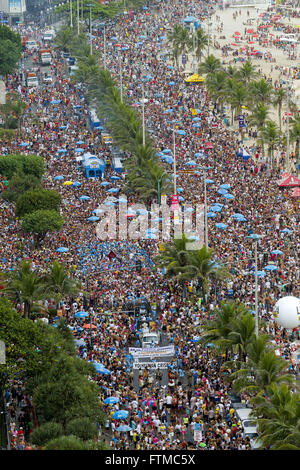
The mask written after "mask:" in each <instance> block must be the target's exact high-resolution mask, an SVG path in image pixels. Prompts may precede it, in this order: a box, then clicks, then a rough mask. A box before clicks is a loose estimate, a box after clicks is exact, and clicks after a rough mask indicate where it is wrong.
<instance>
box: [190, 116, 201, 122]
mask: <svg viewBox="0 0 300 470" xmlns="http://www.w3.org/2000/svg"><path fill="white" fill-rule="evenodd" d="M192 121H196V122H198V121H201V118H199V117H197V116H196V117H194V118H193V119H192Z"/></svg>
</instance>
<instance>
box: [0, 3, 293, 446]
mask: <svg viewBox="0 0 300 470" xmlns="http://www.w3.org/2000/svg"><path fill="white" fill-rule="evenodd" d="M152 8H153V11H152V10H151V9H152ZM193 8H194V9H191V11H190V13H191V14H195V16H197V15H198V16H199V15H201V14H203V12H204V6H203V5H202V4H201V3H199V4H195V5H194V6H193ZM151 9H150V8H149V9H147V10H142V11H140V12H139V13H132V14H130V15H128V16H124V18H122V19H118V22H117V23H116V24H115V25H114V26H113V27H108V28H107V29H106V35H107V57H106V66H107V69H108V70H109V71H110V72H111V73H112V75H113V76H114V77H118V76H119V67H120V63H121V66H122V70H123V84H124V90H125V91H124V93H126V95H127V98H128V101H129V103H132V104H133V105H134V104H136V103H139V100H140V99H141V96H142V94H141V83H142V79H143V77H145V76H149V77H150V78H148V79H147V82H146V83H147V86H146V87H145V97H146V99H147V100H148V102H147V104H146V106H145V120H146V125H147V128H149V129H153V137H154V139H155V143H156V147H157V151H162V150H164V149H167V148H169V149H172V148H173V140H172V139H173V126H174V121H176V122H175V126H177V129H182V130H184V131H185V135H184V136H180V135H176V164H177V175H178V177H177V188H182V191H180V192H179V194H180V196H181V205H182V206H184V205H185V204H191V205H192V206H193V207H195V206H196V205H197V204H199V203H203V202H204V194H203V170H202V167H203V166H206V167H208V168H209V169H208V170H207V172H206V178H209V179H210V180H212V181H213V182H212V183H210V184H208V195H207V198H208V206H209V208H210V207H211V206H213V205H214V204H215V203H220V204H221V206H220V207H221V210H220V211H219V212H215V213H214V216H213V217H211V218H209V219H208V224H209V226H208V237H209V247H211V248H212V249H213V250H214V257H215V259H216V260H218V262H219V263H220V264H224V265H226V266H227V268H228V270H229V271H230V272H231V274H232V275H233V278H232V280H231V279H230V280H228V281H227V282H225V283H223V284H222V285H221V284H216V285H215V286H214V288H213V289H211V291H210V294H209V302H208V304H207V306H203V303H202V304H201V303H200V302H196V301H194V296H193V295H192V294H191V295H190V297H188V299H187V302H185V301H184V299H183V296H182V290H181V287H180V286H179V284H177V282H175V281H170V280H168V279H165V278H164V276H163V275H162V272H161V270H159V269H157V268H155V267H154V263H153V259H154V257H155V256H156V255H157V254H158V240H155V239H151V240H137V241H133V240H125V241H124V240H122V241H120V240H109V241H106V242H102V241H101V240H99V239H97V236H96V230H95V228H96V224H95V222H90V221H88V218H89V217H90V216H91V215H92V214H93V211H94V210H95V209H96V208H97V207H98V206H99V205H100V204H102V203H103V202H104V201H105V200H110V201H115V202H116V201H117V198H118V197H116V198H115V199H114V198H113V197H112V196H110V195H109V193H108V192H107V189H109V188H116V189H117V190H119V193H118V195H120V194H121V193H122V185H123V184H124V175H121V176H120V175H119V174H118V173H116V172H115V171H114V170H113V168H112V165H111V151H110V146H108V145H106V146H105V145H103V144H102V142H101V133H100V132H99V131H97V130H95V129H91V128H90V126H89V121H88V112H89V110H88V107H87V105H86V101H85V86H84V85H76V84H74V83H72V81H71V80H70V77H69V76H68V74H67V72H66V64H65V60H64V58H63V56H62V54H61V53H60V52H58V51H57V52H55V53H54V57H55V61H54V63H53V65H52V66H51V69H52V71H51V73H52V77H53V82H52V83H47V84H42V83H41V84H40V86H39V87H37V88H34V89H28V88H27V87H26V86H25V85H24V83H22V80H21V73H20V72H18V73H16V74H14V75H12V76H10V77H9V78H8V83H7V85H8V89H11V90H14V91H16V92H17V93H19V95H20V96H21V97H22V99H23V100H24V101H25V102H26V104H27V109H28V112H27V113H26V114H25V116H24V118H23V121H22V124H21V129H20V130H21V132H22V137H19V136H18V137H17V138H16V139H13V140H12V141H8V140H7V141H5V140H2V141H1V142H0V154H1V155H2V156H4V155H7V154H10V153H19V152H21V153H23V154H32V153H35V154H38V155H41V156H43V157H44V159H45V161H46V165H47V170H46V174H45V176H44V177H43V186H44V187H45V188H47V189H55V190H57V191H59V193H60V194H61V197H62V204H61V210H62V213H63V215H64V219H65V223H64V226H63V228H62V229H61V230H60V231H59V232H56V233H49V234H48V235H47V236H46V237H45V239H44V241H43V244H42V246H41V248H40V249H36V248H35V247H34V244H33V240H32V237H31V236H30V235H28V234H24V233H22V232H21V231H20V228H19V221H18V220H16V219H15V217H14V208H13V205H12V204H10V203H7V202H6V201H4V200H1V202H0V208H1V213H0V225H1V228H2V244H1V247H0V269H1V270H10V269H14V268H15V267H16V265H17V263H18V262H19V261H20V260H21V259H24V258H25V259H26V258H27V259H31V260H32V265H33V267H35V268H40V269H41V270H42V269H45V268H46V267H47V265H48V264H49V263H50V262H51V261H53V260H54V259H57V260H59V261H62V262H63V263H65V264H66V265H67V266H68V267H69V269H70V270H71V271H72V273H73V275H74V276H75V277H76V278H77V279H79V280H80V281H81V282H82V293H80V294H79V295H78V297H76V298H72V299H69V301H68V300H65V301H64V302H62V303H61V304H60V306H59V308H60V310H61V311H62V314H63V315H64V316H65V318H66V319H67V322H68V325H69V326H70V328H71V329H72V332H73V334H74V338H75V340H76V344H77V347H78V355H79V356H80V357H81V358H83V359H85V360H89V361H96V362H100V363H102V364H103V365H104V366H105V368H106V369H107V370H108V371H109V373H107V374H95V377H94V378H95V380H96V381H97V383H98V384H99V398H100V401H101V402H102V406H103V409H104V411H105V412H106V416H107V423H106V426H105V429H103V430H102V433H103V436H105V438H107V439H108V442H109V445H110V447H111V448H112V449H132V448H134V449H137V450H139V449H146V450H152V449H157V450H164V449H187V448H189V449H191V448H193V449H194V448H197V449H209V450H214V449H233V450H235V449H236V450H248V449H250V448H251V446H250V441H249V439H248V438H244V437H243V432H242V426H241V423H240V422H239V420H238V418H237V416H236V415H235V411H234V409H233V406H232V403H231V400H230V391H231V389H230V385H229V384H228V382H226V380H225V379H226V374H224V372H222V373H221V371H220V361H219V360H218V359H217V358H216V357H215V356H214V354H213V353H212V350H211V348H210V347H209V346H208V347H205V348H204V347H203V346H200V344H199V343H198V342H197V340H195V331H196V327H197V326H198V327H199V328H200V327H201V324H202V323H203V321H205V320H206V319H207V318H209V316H210V315H211V313H212V311H213V310H214V309H216V308H218V306H219V305H220V301H222V300H226V299H228V298H229V297H230V298H233V299H238V300H240V301H241V302H243V303H244V304H245V305H246V306H248V307H249V308H253V305H254V275H253V272H254V271H253V270H254V246H253V243H252V242H251V241H250V240H249V239H248V238H247V236H249V235H250V234H252V233H259V234H260V235H261V236H262V238H261V239H260V240H259V242H258V253H259V255H258V269H259V270H260V271H262V270H263V269H264V267H265V266H266V265H268V264H272V263H273V264H274V265H275V266H276V267H277V270H276V271H265V275H264V277H261V278H259V294H258V295H259V315H260V317H262V318H264V319H265V320H266V325H267V326H266V331H267V332H268V333H269V334H270V335H271V336H272V337H273V339H274V341H275V342H276V343H277V346H278V351H279V353H280V354H282V355H283V356H284V357H286V359H287V361H288V362H287V368H290V369H292V370H294V371H295V372H296V367H295V364H293V363H291V348H290V346H289V341H288V338H287V337H286V332H285V331H282V329H280V328H279V327H278V325H276V323H275V322H274V317H273V315H272V312H273V307H274V304H275V302H276V300H277V299H278V298H280V297H281V296H283V295H285V294H290V295H294V296H296V297H299V294H300V292H299V266H298V267H297V265H299V263H298V253H299V212H298V202H297V200H295V199H293V198H292V197H291V195H290V193H289V191H288V190H283V189H279V188H278V185H277V181H278V180H279V178H280V174H281V173H282V171H283V166H284V155H281V156H280V159H279V161H278V162H277V164H275V165H274V166H273V167H270V166H269V164H268V162H267V161H266V160H265V157H264V155H262V154H259V152H257V150H256V148H254V147H252V148H250V147H249V148H247V150H248V151H249V153H250V155H251V158H250V159H249V160H247V161H246V160H244V159H243V158H241V157H238V156H237V151H238V149H239V147H240V146H241V142H240V141H239V136H238V135H237V133H236V132H234V131H233V130H232V129H231V128H229V127H227V126H225V125H224V121H223V118H222V116H220V115H219V114H218V112H217V109H216V107H214V106H213V104H212V103H211V102H210V100H209V98H208V94H207V92H206V90H205V88H204V87H203V85H199V84H194V85H190V86H187V85H186V84H185V82H184V79H183V75H182V69H181V68H179V70H177V69H176V68H175V67H174V66H173V65H171V63H170V61H169V60H168V59H167V56H166V55H165V52H166V50H167V42H166V41H165V40H164V39H160V37H161V36H162V37H164V36H166V34H167V32H168V30H169V28H170V27H172V25H173V24H175V23H176V22H178V21H180V19H181V18H182V13H183V12H182V7H180V5H174V4H172V3H167V4H164V5H160V4H158V3H157V4H155V7H151ZM205 9H206V10H207V11H208V12H212V9H211V7H210V6H206V7H205ZM32 35H33V36H34V35H35V36H36V37H37V38H38V37H39V35H40V32H39V31H38V30H36V31H32ZM114 37H117V38H118V43H119V44H126V45H127V46H128V49H127V50H126V51H120V52H119V53H117V52H116V50H117V47H116V45H115V44H116V41H115V40H114V39H113V38H114ZM93 41H94V42H93V47H94V48H95V49H96V50H102V48H103V35H102V32H101V31H98V32H97V33H96V34H95V36H94V40H93ZM24 67H25V68H26V61H25V62H24ZM40 78H42V75H40ZM172 83H174V84H172ZM53 101H54V102H55V103H51V102H53ZM138 106H139V105H138ZM193 109H197V117H198V118H199V119H200V121H199V122H200V126H199V127H193V123H194V122H195V121H193V119H194V117H195V116H194V115H193V114H192V110H193ZM77 142H83V143H81V144H77ZM208 142H209V143H210V144H211V145H207V143H208ZM23 143H25V144H26V145H22V144H23ZM78 148H82V149H83V152H78V151H76V149H78ZM85 152H90V153H92V154H95V155H97V156H101V158H103V159H105V160H106V161H107V166H106V171H105V176H104V180H105V181H107V182H109V185H108V186H103V185H102V184H101V183H103V179H101V178H87V177H86V176H85V174H84V171H83V168H82V164H81V161H80V159H79V158H78V156H79V154H80V155H81V153H85ZM191 160H193V161H195V162H196V164H195V165H194V167H193V168H194V170H195V171H194V173H185V172H183V171H182V170H186V169H187V168H189V167H188V166H187V163H188V162H190V161H191ZM165 165H166V169H167V170H168V171H169V172H170V174H171V173H172V165H169V166H168V164H165ZM59 176H62V177H63V178H62V179H59V178H57V177H59ZM113 176H117V177H118V178H119V179H116V178H113ZM68 181H71V182H72V183H74V182H77V183H78V184H77V185H74V184H66V185H64V182H68ZM222 184H228V185H229V186H228V187H229V188H230V189H229V192H230V193H231V194H232V195H233V196H234V198H233V199H230V200H229V199H227V198H225V197H224V195H222V194H219V193H218V190H219V189H220V186H221V185H222ZM82 195H86V196H88V197H89V198H90V199H88V200H84V201H82V200H80V196H82ZM135 202H137V198H136V196H128V207H130V205H131V204H134V203H135ZM235 213H241V214H243V216H244V217H245V218H246V222H239V221H236V220H235V219H234V218H232V216H233V215H234V214H235ZM218 223H225V224H227V228H226V229H225V230H224V229H223V230H222V229H220V228H217V226H216V224H218ZM285 229H288V232H286V231H285ZM59 247H66V248H68V251H67V252H66V253H59V252H57V249H58V248H59ZM276 249H279V250H281V251H282V254H272V251H274V250H276ZM112 252H113V254H114V256H113V257H112V256H110V254H111V253H112ZM136 259H140V260H141V262H142V269H141V272H137V271H136V264H135V262H136ZM84 292H88V294H89V296H87V297H86V296H85V294H84ZM131 297H133V298H144V299H146V300H147V301H148V302H149V304H150V306H151V310H152V311H153V312H154V313H153V325H152V326H153V329H159V330H160V331H161V332H162V334H163V336H164V338H165V341H166V342H167V343H171V344H173V345H174V346H175V356H174V357H173V358H172V360H171V362H170V364H169V366H168V369H165V370H162V371H160V370H156V369H154V368H153V369H150V370H148V369H147V368H146V369H145V370H143V371H140V372H139V377H138V379H137V377H136V376H135V373H134V371H133V369H132V358H131V357H130V355H129V354H128V347H130V346H136V345H137V344H138V342H137V340H138V336H137V329H136V327H135V319H134V317H133V316H131V315H128V314H127V313H126V312H124V311H123V305H124V302H125V301H126V300H127V299H128V298H131ZM80 311H86V312H88V313H90V314H91V316H92V319H93V321H92V324H90V325H88V326H85V321H84V320H83V319H80V318H76V317H75V316H74V314H76V313H77V312H80ZM293 335H294V339H295V340H296V339H298V332H297V330H295V331H294V332H293ZM164 382H165V385H163V383H164ZM20 387H21V385H18V384H16V385H15V386H14V387H13V396H12V397H10V398H11V400H12V403H14V404H15V408H14V407H13V406H12V409H11V411H12V413H11V416H12V418H13V421H12V423H13V424H12V428H11V434H12V436H13V437H14V441H13V442H15V443H16V444H15V448H16V449H20V450H22V449H23V448H25V446H26V444H25V440H24V438H23V434H24V433H23V434H19V433H20V429H21V428H22V427H23V426H24V425H25V424H26V436H25V437H26V438H28V423H27V421H26V423H24V422H23V421H22V420H21V421H20V416H19V414H18V416H14V411H13V409H16V408H17V407H18V405H20V400H22V399H26V397H22V398H19V397H21V395H20V393H22V391H21V392H20V393H19V388H20ZM112 396H113V397H116V398H117V399H118V400H117V403H114V404H105V403H104V401H105V399H107V398H108V397H112ZM248 400H249V397H248V396H247V395H246V394H245V395H242V401H243V402H244V403H245V406H246V405H247V404H248ZM117 410H127V411H128V416H127V417H126V418H124V419H121V420H120V419H117V420H116V419H114V417H113V413H114V412H116V411H117ZM16 418H17V419H18V423H19V430H17V426H16V420H17V419H16ZM21 418H22V415H21ZM22 424H23V426H22ZM196 424H200V428H201V432H202V439H201V440H200V441H198V442H194V440H193V431H194V430H195V427H196ZM120 425H129V426H130V428H131V431H128V432H120V431H117V428H118V427H119V426H120ZM197 429H198V428H197Z"/></svg>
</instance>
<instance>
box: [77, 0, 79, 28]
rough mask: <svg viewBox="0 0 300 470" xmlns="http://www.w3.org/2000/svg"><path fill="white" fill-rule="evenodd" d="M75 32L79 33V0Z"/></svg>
mask: <svg viewBox="0 0 300 470" xmlns="http://www.w3.org/2000/svg"><path fill="white" fill-rule="evenodd" d="M77 34H78V35H79V0H77Z"/></svg>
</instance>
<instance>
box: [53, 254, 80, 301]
mask: <svg viewBox="0 0 300 470" xmlns="http://www.w3.org/2000/svg"><path fill="white" fill-rule="evenodd" d="M44 281H45V284H46V285H47V287H48V289H49V291H50V292H51V295H53V297H54V298H55V301H56V305H57V306H58V304H59V302H60V301H61V300H63V299H64V297H65V296H71V295H76V294H78V292H79V291H80V288H81V285H80V283H79V282H78V281H76V280H74V279H72V278H71V277H70V274H69V272H68V270H67V268H66V266H65V265H64V264H62V263H58V261H54V262H53V263H52V264H51V265H50V268H49V270H48V272H47V273H46V274H45V277H44Z"/></svg>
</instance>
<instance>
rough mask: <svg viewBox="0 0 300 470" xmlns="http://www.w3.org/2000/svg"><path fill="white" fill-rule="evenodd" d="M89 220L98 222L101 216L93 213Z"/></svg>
mask: <svg viewBox="0 0 300 470" xmlns="http://www.w3.org/2000/svg"><path fill="white" fill-rule="evenodd" d="M87 220H89V221H90V222H97V220H100V218H99V217H97V216H95V215H92V216H91V217H89V218H88V219H87Z"/></svg>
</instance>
